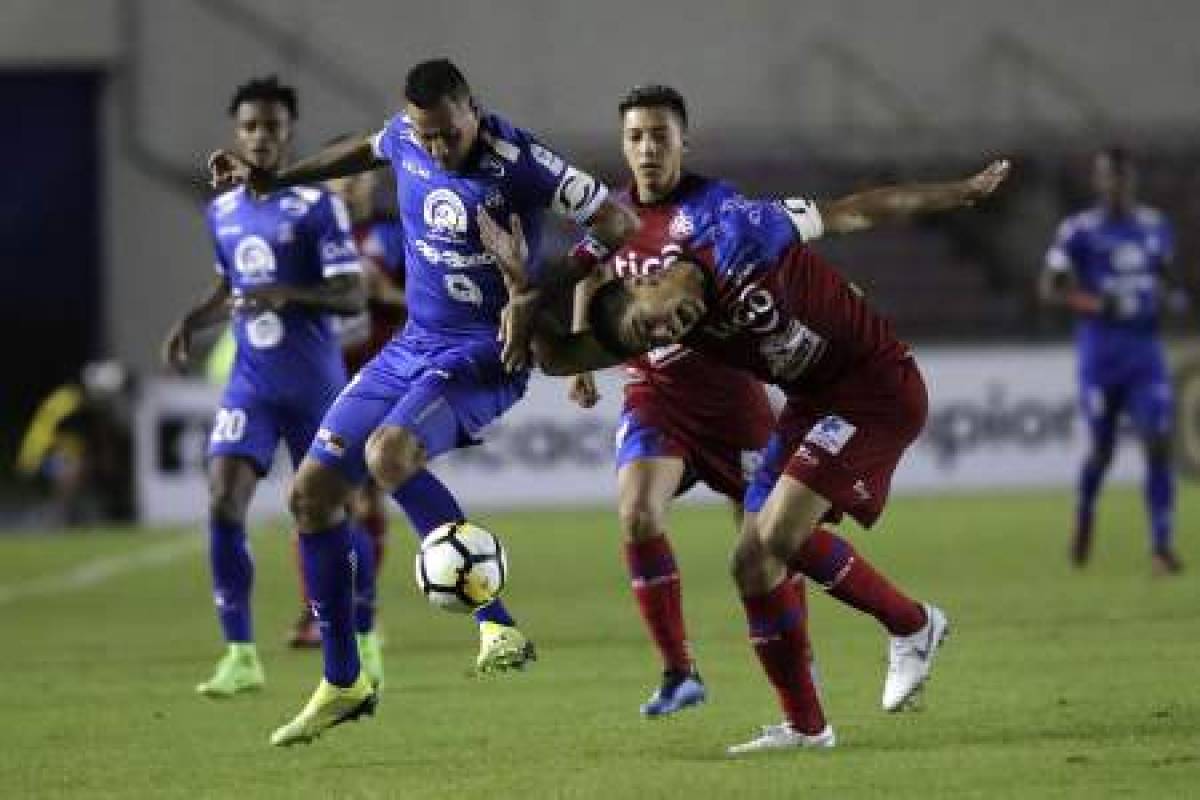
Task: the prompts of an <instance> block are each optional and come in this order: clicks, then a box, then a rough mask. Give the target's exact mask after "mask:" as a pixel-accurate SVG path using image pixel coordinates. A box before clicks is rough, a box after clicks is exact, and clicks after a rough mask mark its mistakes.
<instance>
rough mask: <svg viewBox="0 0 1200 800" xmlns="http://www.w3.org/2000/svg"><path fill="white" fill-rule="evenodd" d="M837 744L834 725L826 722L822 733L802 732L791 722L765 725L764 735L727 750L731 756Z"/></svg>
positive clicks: (815, 748)
mask: <svg viewBox="0 0 1200 800" xmlns="http://www.w3.org/2000/svg"><path fill="white" fill-rule="evenodd" d="M836 744H837V736H836V735H835V734H834V732H833V726H832V725H829V724H826V725H825V727H824V728H823V729H822V730H821V732H820V733H814V734H811V735H810V734H807V733H800V731H798V730H796V729H795V728H793V727H792V725H791V723H790V722H784V723H782V724H779V725H764V726H763V729H762V735H760V736H758V737H757V738H755V739H751V740H750V741H748V742H744V743H742V744H735V745H733V746H732V747H730V748H729V749H728V750H726V751H725V752H726V753H728V754H729V755H731V756H740V755H745V754H746V753H757V752H760V751H763V750H791V749H796V748H810V749H814V750H831V749H833V747H834V745H836Z"/></svg>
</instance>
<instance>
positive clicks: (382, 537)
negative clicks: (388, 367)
mask: <svg viewBox="0 0 1200 800" xmlns="http://www.w3.org/2000/svg"><path fill="white" fill-rule="evenodd" d="M346 138H348V137H338V138H337V139H334V140H333V141H331V142H329V144H331V145H332V144H337V143H339V142H342V141H345V140H346ZM382 178H383V174H382V173H381V172H380V171H378V170H377V171H373V172H363V173H360V174H358V175H351V176H347V177H345V178H336V179H334V180H331V181H328V182H326V186H327V187H328V188H329V190H330V191H332V192H334V193H335V194H337V195H338V196H339V197H340V198H342V200H343V202H345V204H346V209H347V211H348V212H349V213H350V227H351V231H352V232H353V234H354V241H355V244H357V245H358V252H359V256H360V258H361V263H362V265H363V278H364V279H365V281H366V289H367V308H366V311H364V312H363V313H361V314H358V315H356V316H353V317H348V318H341V319H340V320H339V321H340V323H341V324H340V325H339V332H340V338H341V343H342V353H343V355H344V357H345V360H346V374H347V375H349V376H351V377H353V376H354V375H356V374H357V373H358V371H359V370H360V369H362V367H363V365H365V364H366V363H367V362H368V361H370V360H371V359H372V358H374V357H375V355H376V354H377V353H378V352H379V351H380V350H381V349H382V348H383V346H384V345H386V344H387V343H388V341H389V340H390V339H391V338H392V336H393V335H395V333H396V331H398V330H399V329H400V328H401V327H402V326H403V325H404V319H405V300H404V231H403V229H402V228H401V227H400V222H399V221H398V220H397V219H396V218H395V215H394V214H389V213H386V212H385V211H384V208H385V207H386V204H385V203H384V202H383V197H384V193H385V190H386V189H387V188H388V187H387V186H385V185H383V184H384V183H385V182H384V181H383V180H382ZM350 514H351V516H352V517H353V518H354V520H355V521H356V522H357V523H358V525H359V526H360V527H361V528H362V530H364V531H365V532H366V533H367V535H368V536H370V541H371V549H372V555H373V556H374V564H375V573H376V576H378V575H379V573H380V571H381V570H382V569H383V558H384V552H385V549H386V543H387V533H388V519H387V504H386V497H385V496H384V494H383V492H382V491H381V490H380V489H379V487H378V486H377V485H376V484H375V482H374V481H373V480H371V479H370V478H368V479H367V480H366V481H365V482H364V483H363V485H362V486H361V487H359V488H358V489H357V490H356V491H355V492H354V493H353V494H352V495H351V498H350ZM296 565H297V573H298V574H299V576H300V588H301V604H300V615H299V617H297V619H296V623H295V625H294V626H293V628H292V630H291V631H290V632H289V634H288V644H289V645H290V646H292V647H298V648H307V647H314V648H315V647H320V646H321V632H320V629H319V626H318V625H317V620H316V618H315V617H314V616H313V613H312V604H311V603H310V602H309V597H308V591H307V587H305V586H304V572H303V570H302V569H300V549H299V541H297V542H296Z"/></svg>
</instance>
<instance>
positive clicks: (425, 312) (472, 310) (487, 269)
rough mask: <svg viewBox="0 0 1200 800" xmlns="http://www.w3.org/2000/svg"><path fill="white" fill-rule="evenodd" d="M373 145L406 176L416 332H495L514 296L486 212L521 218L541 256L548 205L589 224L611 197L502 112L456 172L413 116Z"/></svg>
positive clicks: (411, 331) (399, 176)
mask: <svg viewBox="0 0 1200 800" xmlns="http://www.w3.org/2000/svg"><path fill="white" fill-rule="evenodd" d="M373 146H374V149H375V154H376V156H377V157H379V158H383V159H386V160H388V161H390V162H391V164H392V167H393V169H394V170H395V173H396V189H397V199H398V204H397V206H398V208H399V211H400V222H401V224H402V225H403V228H404V236H405V252H404V262H405V287H406V289H405V291H406V293H407V295H408V314H409V322H408V325H407V326H406V329H405V330H406V334H405V335H406V336H408V337H417V338H428V339H431V340H433V341H442V342H456V341H461V339H462V337H470V338H481V339H494V338H495V336H496V330H497V327H498V324H499V319H500V311H501V309H503V308H504V306H505V304H506V303H507V302H508V293H507V291H506V289H505V287H504V282H503V280H502V277H501V275H500V272H499V270H498V269H497V268H496V264H495V259H494V258H493V257H492V256H491V254H490V253H488V252H487V251H486V250H485V249H484V248H483V245H482V244H481V243H480V240H479V226H478V221H477V215H478V210H479V209H480V208H486V209H487V211H488V213H489V214H491V215H492V217H493V218H495V219H497V220H499V221H500V222H501V223H502V224H505V225H507V220H508V218H509V216H510V215H511V214H513V213H515V214H517V215H518V216H519V217H520V219H521V224H522V226H523V228H524V231H525V236H526V239H527V240H528V243H529V250H530V252H531V253H537V252H539V249H540V245H541V236H542V222H543V214H544V212H545V211H546V210H551V211H555V212H556V213H558V214H560V215H563V216H566V217H569V218H571V219H573V220H575V221H576V222H578V223H580V224H585V223H586V222H587V221H588V220H589V219H590V218H591V216H592V215H593V214H594V213H595V212H596V209H598V208H599V207H600V205H601V204H602V203H603V202H604V199H605V197H606V196H607V189H606V188H605V187H604V185H603V184H601V183H599V182H598V181H596V180H595V179H594V178H592V177H591V176H590V175H588V174H587V173H584V172H582V171H580V170H578V169H576V168H575V167H573V166H571V165H570V164H568V163H566V162H565V161H564V160H563V159H562V158H561V157H560V156H558V155H557V154H555V153H554V152H553V151H551V150H549V149H548V148H546V147H545V146H544V145H542V144H541V143H540V142H538V141H537V139H535V138H534V137H533V136H532V135H531V134H529V133H528V132H526V131H523V130H521V129H520V128H516V127H514V126H513V125H511V124H509V123H508V122H507V121H505V120H503V119H501V118H500V117H498V116H495V115H494V114H483V115H482V117H481V120H480V130H479V139H478V141H477V143H476V146H475V149H474V151H473V152H472V153H471V154H470V155H469V156H468V158H467V161H466V163H465V164H464V166H463V167H462V169H460V170H458V171H456V172H447V171H445V170H443V169H442V168H441V167H439V166H438V164H437V162H436V161H434V160H433V159H432V158H431V157H430V156H429V154H428V153H427V152H426V151H425V150H424V148H422V147H421V145H420V144H419V143H417V141H416V140H415V137H414V134H413V132H412V129H411V127H410V125H409V121H408V118H407V117H405V116H403V115H398V116H396V117H393V118H392V119H391V121H389V122H388V124H387V126H386V127H385V128H384V129H383V130H382V131H380V132H379V133H378V134H376V136H375V138H374V139H373ZM533 269H534V272H535V274H536V271H537V265H534V266H533Z"/></svg>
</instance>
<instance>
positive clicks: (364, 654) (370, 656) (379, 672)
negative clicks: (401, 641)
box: [354, 631, 383, 692]
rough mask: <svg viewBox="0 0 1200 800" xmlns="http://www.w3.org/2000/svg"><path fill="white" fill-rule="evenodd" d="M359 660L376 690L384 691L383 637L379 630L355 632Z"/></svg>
mask: <svg viewBox="0 0 1200 800" xmlns="http://www.w3.org/2000/svg"><path fill="white" fill-rule="evenodd" d="M354 638H355V640H356V641H357V642H358V660H359V662H360V663H361V664H362V670H363V672H365V673H366V674H367V680H369V681H370V682H371V685H372V686H374V687H375V691H377V692H381V691H383V637H382V636H380V635H379V634H378V633H377V632H375V631H371V632H370V633H359V634H355V636H354Z"/></svg>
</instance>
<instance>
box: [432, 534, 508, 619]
mask: <svg viewBox="0 0 1200 800" xmlns="http://www.w3.org/2000/svg"><path fill="white" fill-rule="evenodd" d="M507 577H508V560H507V557H506V556H505V554H504V546H503V545H502V544H500V540H499V539H497V538H496V536H495V535H494V534H492V533H490V532H488V531H485V530H484V529H483V528H480V527H479V526H478V525H472V524H471V523H470V522H448V523H446V524H445V525H441V526H439V527H437V528H435V529H433V530H432V531H430V533H429V535H428V536H426V537H425V541H424V542H422V543H421V551H420V552H419V553H417V585H418V586H419V587H421V591H422V592H423V593H424V594H425V597H426V598H428V599H429V602H430V603H432V604H433V605H435V606H437V607H438V608H441V609H444V610H446V611H456V612H460V613H466V612H469V611H474V610H475V609H477V608H479V607H480V606H483V605H486V604H488V603H490V602H491V601H492V599H493V598H495V597H496V595H498V594H499V593H500V590H501V589H503V588H504V581H505V579H506V578H507Z"/></svg>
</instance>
